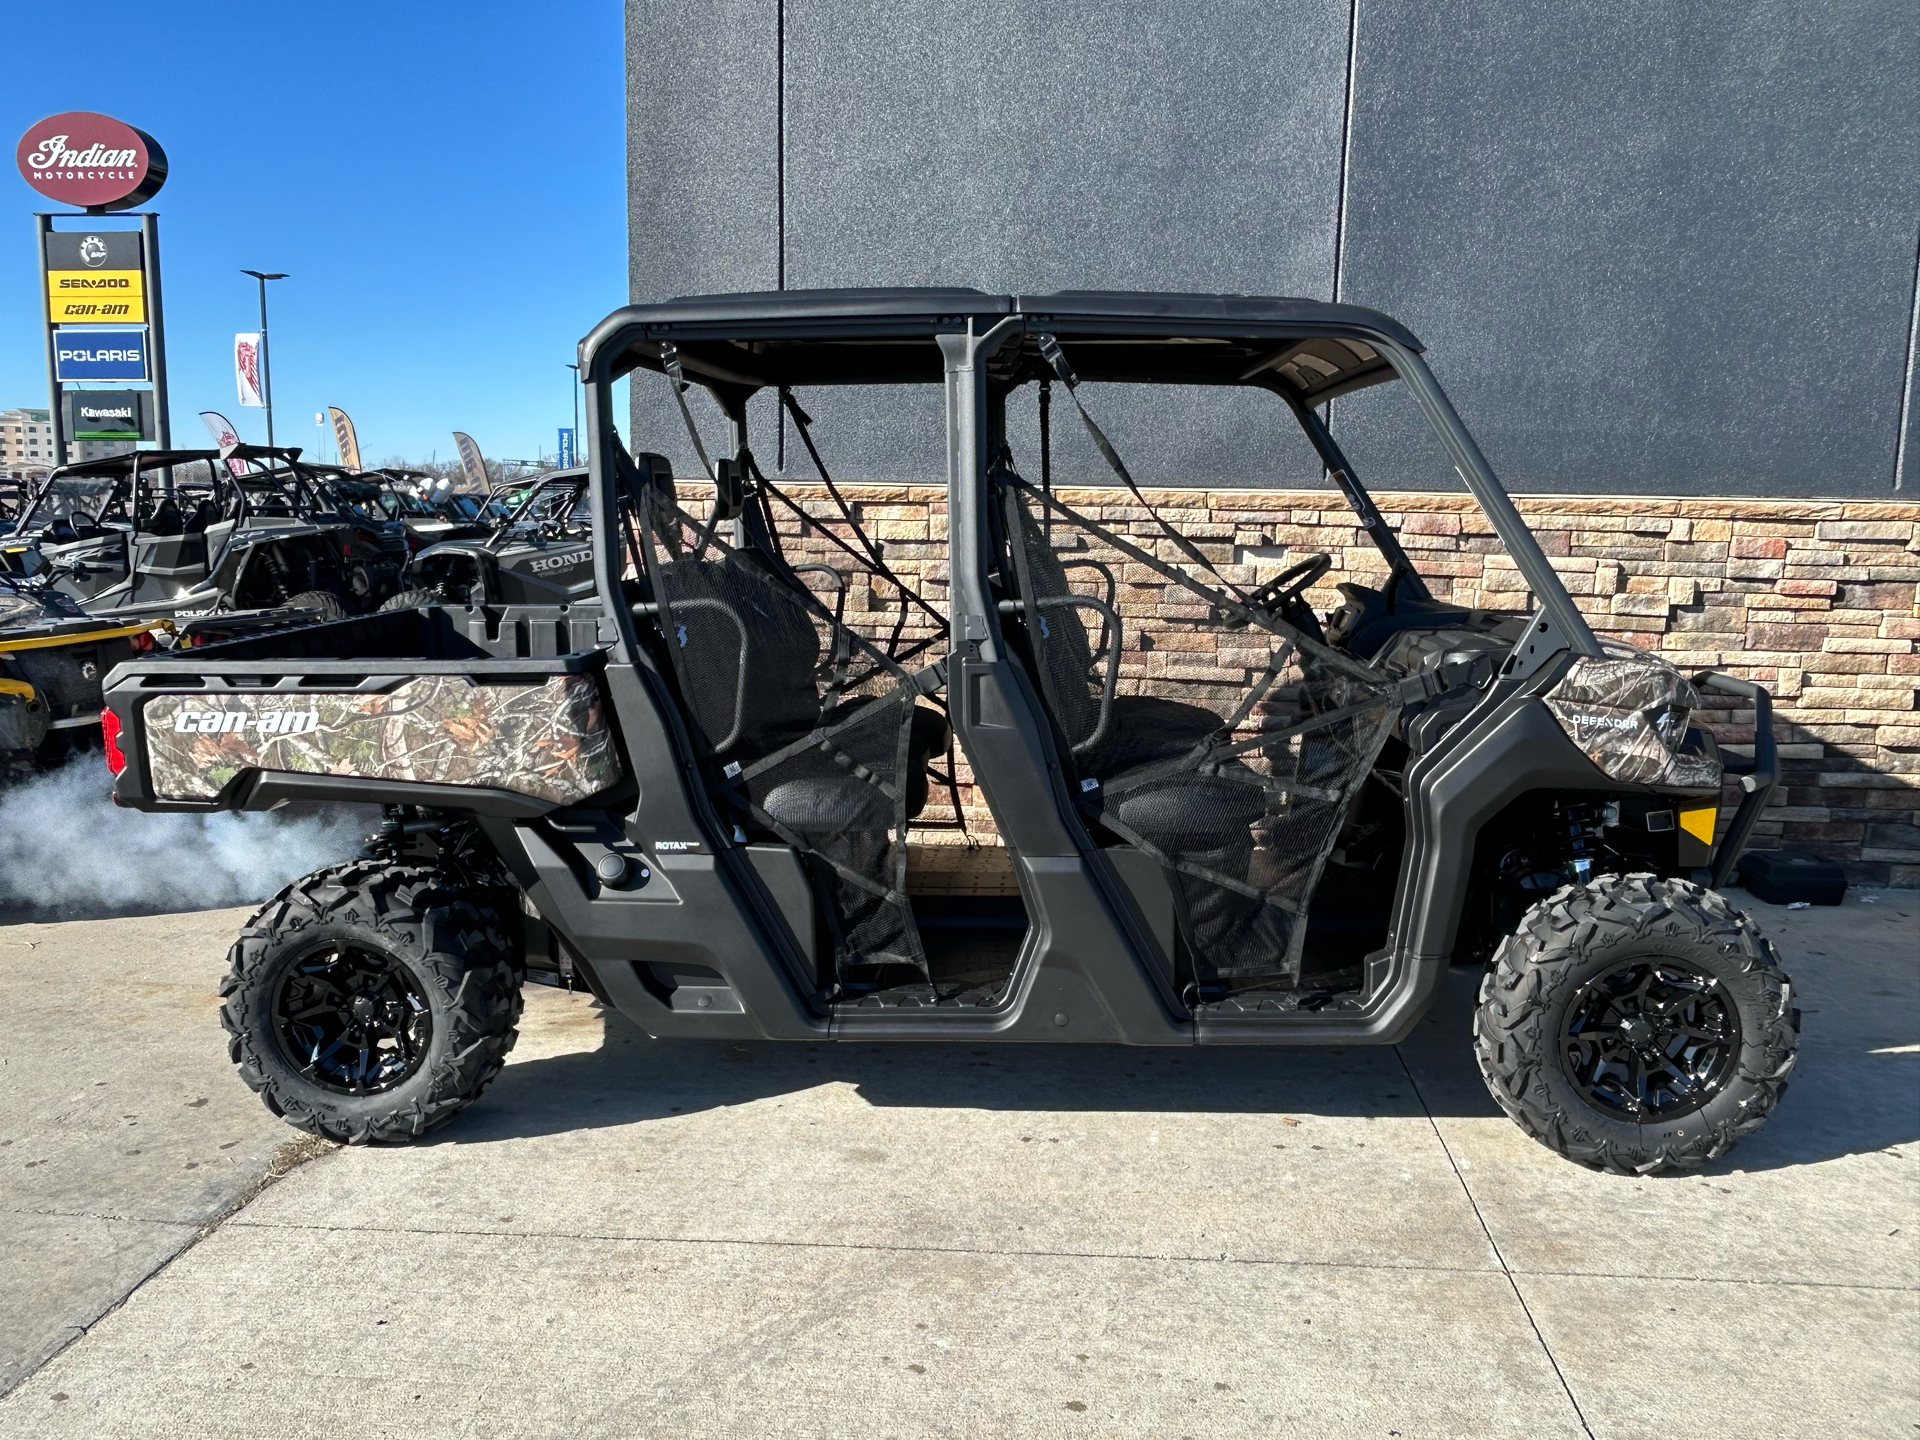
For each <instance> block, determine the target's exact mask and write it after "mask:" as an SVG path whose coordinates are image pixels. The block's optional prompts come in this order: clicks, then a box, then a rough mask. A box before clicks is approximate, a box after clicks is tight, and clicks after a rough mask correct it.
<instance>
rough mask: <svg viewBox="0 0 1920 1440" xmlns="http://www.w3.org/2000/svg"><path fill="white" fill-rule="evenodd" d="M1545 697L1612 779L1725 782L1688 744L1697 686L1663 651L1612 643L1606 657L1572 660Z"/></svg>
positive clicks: (1703, 786)
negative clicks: (1662, 655) (1653, 652)
mask: <svg viewBox="0 0 1920 1440" xmlns="http://www.w3.org/2000/svg"><path fill="white" fill-rule="evenodd" d="M1545 699H1546V702H1547V708H1548V709H1549V710H1551V711H1552V712H1553V717H1554V719H1556V720H1558V721H1559V722H1560V728H1561V729H1563V730H1565V731H1566V732H1567V735H1568V736H1569V737H1570V738H1571V739H1572V741H1573V743H1574V744H1575V745H1578V746H1579V747H1580V749H1581V751H1582V752H1584V753H1585V755H1586V757H1587V758H1588V759H1589V760H1591V761H1593V763H1594V764H1595V765H1597V766H1599V767H1600V769H1601V770H1602V771H1604V772H1605V773H1606V774H1608V775H1609V776H1611V777H1612V778H1613V779H1615V780H1620V781H1623V782H1626V783H1628V784H1636V785H1669V786H1681V787H1686V788H1689V789H1695V790H1717V789H1718V788H1719V787H1720V762H1719V760H1718V759H1717V758H1715V757H1714V756H1713V755H1710V754H1706V753H1702V752H1698V751H1693V752H1690V751H1687V750H1685V749H1683V748H1682V746H1683V744H1684V742H1685V739H1686V730H1687V720H1688V715H1689V712H1690V711H1692V710H1693V709H1694V708H1695V707H1696V706H1698V705H1699V703H1700V695H1699V692H1698V691H1696V690H1695V689H1694V688H1693V682H1692V681H1690V680H1688V679H1687V677H1686V676H1684V675H1682V674H1681V673H1680V672H1679V671H1678V670H1676V669H1675V668H1674V667H1673V666H1671V665H1669V664H1668V663H1667V662H1666V661H1664V660H1661V659H1659V658H1658V657H1657V656H1653V655H1648V654H1646V653H1645V652H1643V651H1638V650H1633V649H1631V648H1630V647H1627V646H1624V645H1618V644H1609V645H1608V646H1607V655H1606V657H1605V658H1602V659H1593V658H1589V657H1582V658H1581V659H1578V660H1576V661H1574V662H1573V666H1572V668H1570V669H1569V670H1568V671H1567V673H1566V675H1565V676H1564V677H1563V678H1562V679H1561V680H1560V683H1559V684H1557V685H1555V686H1554V687H1553V689H1551V690H1549V691H1548V692H1547V694H1546V697H1545ZM1663 732H1664V733H1663Z"/></svg>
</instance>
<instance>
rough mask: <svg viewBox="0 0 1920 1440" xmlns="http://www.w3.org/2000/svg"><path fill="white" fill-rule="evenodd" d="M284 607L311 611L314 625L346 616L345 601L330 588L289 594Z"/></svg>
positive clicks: (342, 618)
mask: <svg viewBox="0 0 1920 1440" xmlns="http://www.w3.org/2000/svg"><path fill="white" fill-rule="evenodd" d="M286 608H287V609H289V610H309V611H311V612H312V613H313V617H314V618H313V623H314V624H316V625H324V624H326V623H327V622H328V621H329V620H344V619H346V618H347V602H346V601H345V600H343V599H341V598H340V597H339V596H338V595H336V594H334V593H333V591H331V590H302V591H301V592H300V593H299V594H298V595H289V596H288V597H287V604H286Z"/></svg>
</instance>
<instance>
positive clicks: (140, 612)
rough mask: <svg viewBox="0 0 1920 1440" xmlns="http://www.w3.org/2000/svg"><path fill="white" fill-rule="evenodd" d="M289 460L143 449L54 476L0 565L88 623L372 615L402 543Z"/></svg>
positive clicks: (278, 452)
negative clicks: (72, 604)
mask: <svg viewBox="0 0 1920 1440" xmlns="http://www.w3.org/2000/svg"><path fill="white" fill-rule="evenodd" d="M299 453H300V452H299V451H298V450H297V449H275V450H269V449H266V448H265V447H262V446H249V445H243V446H239V447H236V448H234V449H232V450H231V451H230V452H227V453H226V454H224V455H223V454H222V453H221V452H218V451H212V450H175V451H157V450H148V451H133V452H130V453H127V454H122V455H114V456H110V457H107V458H105V459H100V460H90V461H85V462H82V463H80V464H76V465H68V466H64V467H62V468H61V469H59V470H56V471H55V472H54V473H53V474H52V476H50V477H49V479H48V481H47V482H46V484H45V485H44V486H42V487H41V489H40V491H39V492H38V493H37V494H36V495H35V497H34V499H33V501H32V502H31V503H30V504H29V505H28V506H27V508H26V509H25V510H24V511H23V513H22V515H21V517H20V520H19V522H18V524H17V525H16V527H15V530H14V532H13V533H12V534H11V535H9V536H7V537H6V540H5V543H4V544H0V566H4V569H5V572H6V573H10V574H14V575H16V576H33V575H39V576H43V577H45V578H47V579H48V580H49V581H50V582H51V583H52V584H53V585H54V586H55V587H56V588H57V589H59V590H61V591H62V592H64V593H65V594H67V595H69V596H71V597H72V598H73V599H75V600H76V601H78V602H79V603H80V604H81V605H82V606H83V607H84V608H85V609H86V610H87V611H88V612H90V613H93V614H99V615H115V616H160V615H190V614H196V613H204V612H210V611H236V610H266V609H276V608H281V607H292V608H296V609H303V610H307V611H310V612H313V613H316V614H319V615H321V616H323V617H325V618H329V619H331V618H337V617H338V616H341V615H344V614H347V613H349V612H351V611H355V610H362V609H371V608H373V607H374V606H375V605H377V604H378V603H379V602H380V601H381V600H383V599H385V598H386V597H387V596H389V595H391V594H392V593H393V592H394V590H395V589H396V588H397V586H398V583H399V576H400V571H401V569H402V567H403V566H404V565H405V563H406V546H405V540H404V537H403V536H402V535H401V534H400V533H399V531H398V529H397V527H396V528H394V529H393V530H392V533H386V529H385V527H384V526H383V525H382V524H380V523H376V522H369V521H367V520H365V519H363V518H361V517H359V516H357V515H355V514H354V513H353V512H352V510H351V509H350V508H349V507H348V505H347V504H346V503H345V502H344V501H342V500H340V499H338V498H336V497H335V495H334V494H333V493H332V492H331V490H330V489H329V488H328V487H327V486H326V484H325V483H324V482H323V481H322V480H321V479H320V478H319V477H318V476H317V475H315V474H314V472H313V471H312V469H311V468H310V467H307V466H305V465H302V464H301V463H300V461H299Z"/></svg>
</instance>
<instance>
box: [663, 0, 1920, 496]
mask: <svg viewBox="0 0 1920 1440" xmlns="http://www.w3.org/2000/svg"><path fill="white" fill-rule="evenodd" d="M627 44H628V136H629V144H628V186H629V204H630V218H631V255H630V270H631V294H632V297H633V298H634V299H635V300H637V301H645V300H655V299H664V298H667V297H670V296H673V295H682V294H689V293H696V292H701V291H712V290H757V289H775V288H781V287H785V288H799V287H806V286H840V285H879V284H884V285H899V284H937V285H976V286H979V287H981V288H983V289H987V290H994V291H1045V290H1055V289H1082V288H1094V289H1108V288H1153V289H1180V290H1201V291H1247V292H1255V293H1267V294H1294V295H1308V296H1317V297H1329V296H1331V297H1334V298H1337V299H1340V300H1346V301H1352V302H1355V303H1359V304H1365V305H1372V306H1375V307H1377V308H1379V309H1382V310H1386V311H1387V312H1389V313H1390V314H1393V315H1395V316H1397V317H1398V318H1400V319H1401V320H1403V321H1404V322H1406V323H1407V324H1408V325H1410V326H1411V327H1412V328H1413V329H1414V331H1415V332H1416V333H1417V334H1419V335H1420V336H1421V337H1422V339H1423V340H1424V341H1425V342H1426V343H1427V345H1428V347H1429V357H1430V359H1431V360H1432V362H1433V364H1434V366H1435V369H1436V370H1437V371H1438V373H1439V375H1440V378H1441V380H1442V382H1443V383H1444V384H1445V385H1446V386H1447V387H1448V389H1449V391H1450V392H1451V393H1452V395H1453V397H1454V400H1455V402H1456V404H1457V405H1458V406H1459V407H1460V409H1461V411H1462V413H1463V414H1464V415H1465V417H1466V419H1467V422H1468V424H1469V425H1470V426H1471V427H1472V428H1473V429H1474V431H1475V433H1476V434H1477V435H1478V436H1479V437H1480V440H1481V443H1482V445H1483V446H1484V448H1485V449H1486V450H1487V453H1488V455H1489V457H1490V458H1491V460H1492V461H1493V464H1494V467H1495V469H1496V470H1498V471H1499V472H1500V474H1501V476H1502V478H1503V479H1504V480H1505V481H1506V483H1507V485H1508V486H1509V488H1511V489H1513V490H1516V491H1523V492H1538V491H1573V492H1595V493H1651V494H1700V495H1742V494H1750V495H1778V496H1807V497H1816V496H1857V497H1876V496H1887V497H1892V496H1893V495H1895V494H1896V493H1897V494H1899V495H1900V497H1901V498H1911V497H1912V495H1913V492H1914V488H1915V487H1916V486H1920V435H1917V434H1916V421H1920V404H1917V403H1916V401H1915V393H1914V387H1915V374H1914V366H1915V361H1914V325H1915V315H1916V279H1917V275H1920V269H1917V267H1920V82H1917V81H1916V77H1920V12H1917V11H1916V6H1915V5H1914V3H1913V0H1837V3H1829V4H1827V5H1824V6H1819V7H1805V6H1801V5H1789V4H1786V3H1782V0H1756V3H1733V0H1694V3H1690V4H1688V5H1684V6H1674V5H1671V4H1661V5H1655V4H1650V3H1649V4H1618V5H1606V6H1575V5H1566V4H1562V3H1551V0H1549V3H1530V4H1529V3H1492V0H1423V3H1420V4H1414V3H1406V0H1403V3H1382V0H1292V3H1285V4H1280V3H1274V0H1215V3H1212V4H1204V5H1202V4H1194V3H1191V0H1187V3H1179V4H1173V3H1165V4H1151V3H1146V4H1132V5H1114V4H1112V3H1092V0H1053V3H1050V4H1048V5H1045V6H1035V5H1030V4H1018V3H1014V0H974V3H970V4H966V5H956V4H950V3H933V4H929V3H926V0H867V3H864V4H860V5H852V4H847V3H845V0H838V3H835V0H711V3H708V4H706V5H702V6H694V7H685V6H677V5H668V4H665V3H663V0H629V3H628V11H627ZM1392 388H1393V387H1387V388H1386V389H1385V390H1382V391H1375V392H1369V393H1368V394H1366V395H1363V396H1357V397H1354V398H1353V399H1352V400H1349V401H1344V402H1340V403H1339V404H1338V405H1336V407H1335V415H1334V425H1335V429H1336V432H1337V433H1338V434H1339V435H1340V436H1341V438H1342V440H1343V443H1345V444H1346V445H1347V446H1348V447H1349V450H1350V452H1351V454H1352V456H1353V458H1354V460H1355V462H1356V466H1357V468H1358V469H1360V471H1361V473H1362V474H1363V475H1365V476H1366V477H1367V478H1368V479H1369V481H1370V482H1372V483H1374V484H1376V485H1380V486H1408V487H1419V488H1435V487H1437V486H1439V485H1441V484H1443V483H1444V469H1443V467H1440V466H1438V464H1437V461H1436V457H1435V455H1434V452H1433V450H1432V447H1431V446H1430V444H1429V442H1427V441H1426V439H1425V437H1424V435H1423V434H1422V433H1420V431H1419V430H1418V429H1417V425H1418V422H1417V421H1416V420H1414V418H1413V416H1412V412H1411V408H1410V407H1409V406H1407V405H1406V403H1405V401H1404V400H1403V399H1401V398H1399V397H1397V396H1396V395H1393V394H1392V393H1390V392H1391V390H1392ZM895 399H896V397H892V396H886V397H881V396H869V397H820V400H819V403H816V402H815V399H814V397H807V398H806V403H807V404H808V405H809V407H810V408H812V409H814V410H815V412H816V416H817V417H818V418H819V420H820V425H819V430H820V436H821V439H822V442H823V446H824V447H825V448H826V449H827V452H828V456H829V459H830V461H831V462H832V463H835V464H836V466H837V467H838V469H839V470H840V471H842V472H844V473H845V474H846V475H847V476H848V477H849V478H875V479H879V478H887V479H933V478H936V477H937V476H938V475H939V473H940V467H939V461H938V452H937V444H936V441H937V433H936V429H935V427H933V426H932V425H931V423H930V421H931V417H932V414H933V411H932V408H931V407H932V405H933V404H934V403H935V397H933V396H931V395H927V396H922V397H917V398H914V397H906V398H902V399H901V400H900V406H899V408H898V409H893V408H889V407H890V406H891V404H892V402H893V401H894V400H895ZM1136 401H1144V402H1146V403H1135V402H1136ZM1096 403H1097V404H1098V405H1099V406H1100V408H1101V413H1102V416H1103V419H1104V418H1108V417H1111V418H1112V419H1113V421H1114V425H1113V427H1112V428H1113V429H1114V431H1115V432H1116V439H1117V440H1119V441H1120V442H1121V444H1122V445H1123V447H1124V448H1125V449H1126V450H1127V451H1128V453H1129V457H1130V459H1131V460H1134V461H1136V462H1137V464H1136V472H1137V473H1138V474H1139V475H1140V476H1141V478H1142V479H1143V480H1147V481H1150V482H1153V483H1160V484H1183V483H1184V484H1205V483H1228V484H1242V485H1246V484H1253V485H1258V484H1271V485H1302V484H1313V483H1317V477H1316V475H1315V473H1314V467H1313V465H1312V462H1311V458H1310V456H1309V455H1308V454H1307V453H1306V451H1305V449H1304V447H1303V446H1302V445H1300V444H1299V443H1298V442H1297V441H1296V440H1295V439H1293V438H1292V436H1291V435H1289V434H1288V433H1287V427H1286V426H1284V425H1283V424H1282V423H1281V417H1280V416H1279V415H1277V414H1276V413H1274V407H1273V406H1271V404H1269V405H1267V406H1266V407H1264V408H1263V407H1261V406H1260V405H1259V403H1258V402H1257V400H1255V399H1254V398H1252V397H1215V398H1212V399H1209V400H1205V401H1199V400H1196V399H1195V398H1194V397H1177V398H1176V399H1173V400H1167V399H1164V398H1156V397H1151V396H1132V395H1122V394H1111V395H1107V396H1102V397H1098V398H1097V400H1096ZM634 421H635V426H636V435H637V438H638V440H639V443H641V444H643V445H656V446H662V447H664V448H666V449H667V451H668V453H669V454H672V455H674V456H675V457H676V459H677V458H678V452H679V451H680V450H682V449H685V448H686V447H685V445H684V442H683V441H680V440H678V439H677V437H678V436H679V435H680V431H679V426H678V421H677V418H676V417H675V416H674V415H673V413H672V410H671V406H670V405H669V404H668V403H667V401H666V397H665V392H664V383H663V382H657V381H649V380H648V379H646V378H644V377H643V378H640V379H637V380H636V382H635V393H634ZM770 423H771V415H770V414H769V424H770ZM1903 427H1904V432H1905V443H1904V445H1903V444H1902V431H1903ZM771 436H772V431H771V429H770V428H769V429H767V430H765V432H764V433H763V436H762V439H761V441H760V443H759V444H758V445H757V447H756V448H757V449H759V450H760V452H761V453H762V454H763V456H765V455H766V454H767V453H768V452H769V451H771V450H773V449H775V448H776V447H775V445H774V443H773V442H772V439H771ZM1062 441H1063V446H1062V457H1061V468H1062V471H1063V473H1064V474H1065V475H1066V476H1068V477H1073V476H1076V475H1077V476H1084V477H1085V478H1087V479H1097V478H1100V477H1101V476H1102V474H1103V472H1102V471H1101V470H1100V469H1099V467H1098V462H1097V461H1096V460H1095V459H1094V458H1093V456H1092V453H1091V451H1089V450H1086V449H1085V448H1084V447H1080V446H1077V445H1076V444H1075V443H1074V437H1072V436H1066V435H1063V436H1062ZM689 458H690V457H689ZM787 460H788V464H789V466H790V467H791V468H793V469H795V470H796V472H797V473H805V464H804V459H803V458H801V459H800V460H799V463H798V464H796V463H795V460H796V457H795V456H793V455H788V457H787ZM1899 479H1903V480H1904V482H1905V483H1904V485H1903V486H1902V488H1901V489H1900V490H1898V491H1896V489H1895V485H1896V481H1897V480H1899Z"/></svg>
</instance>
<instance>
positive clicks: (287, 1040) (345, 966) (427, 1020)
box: [273, 944, 433, 1095]
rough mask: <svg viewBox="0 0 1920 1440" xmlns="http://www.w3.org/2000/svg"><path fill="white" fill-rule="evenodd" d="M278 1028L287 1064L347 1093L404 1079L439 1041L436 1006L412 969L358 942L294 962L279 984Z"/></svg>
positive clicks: (386, 1086)
mask: <svg viewBox="0 0 1920 1440" xmlns="http://www.w3.org/2000/svg"><path fill="white" fill-rule="evenodd" d="M273 1027H274V1033H275V1034H276V1036H277V1037H278V1038H279V1041H280V1048H281V1050H282V1052H283V1053H284V1054H285V1056H286V1058H287V1061H288V1063H289V1064H291V1065H292V1066H293V1068H294V1069H295V1070H297V1071H299V1072H300V1074H301V1075H302V1076H304V1077H305V1078H306V1079H308V1080H310V1081H312V1082H313V1083H314V1084H316V1085H318V1086H320V1087H321V1088H322V1089H325V1090H331V1091H333V1092H335V1093H336V1094H340V1095H378V1094H379V1093H380V1092H381V1091H383V1090H391V1089H393V1088H394V1087H395V1086H396V1085H401V1084H404V1083H405V1082H406V1080H407V1079H408V1077H410V1076H411V1075H412V1074H413V1073H414V1072H415V1071H416V1070H418V1069H419V1068H420V1066H421V1065H422V1063H424V1062H425V1060H426V1058H427V1049H428V1047H429V1046H430V1045H431V1044H432V1043H433V1011H432V1009H431V1007H430V1006H429V1005H428V1004H427V995H426V992H425V991H424V990H423V989H422V988H421V987H420V983H419V981H418V980H416V979H415V978H414V975H413V972H412V971H411V970H409V969H408V968H407V967H406V966H405V965H402V964H400V963H399V962H398V961H397V960H395V959H393V958H392V957H391V956H389V955H384V954H382V953H380V952H379V951H377V950H367V949H362V948H361V947H359V946H357V945H337V944H329V945H326V946H323V947H321V948H319V949H317V950H313V951H310V952H308V953H307V954H305V955H303V956H301V957H300V958H299V959H298V960H296V961H294V962H293V964H291V965H289V966H288V967H287V968H286V970H285V971H284V972H282V974H281V976H280V982H279V984H278V985H277V986H276V987H275V989H274V996H273Z"/></svg>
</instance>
